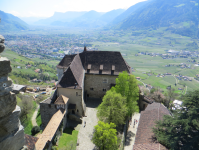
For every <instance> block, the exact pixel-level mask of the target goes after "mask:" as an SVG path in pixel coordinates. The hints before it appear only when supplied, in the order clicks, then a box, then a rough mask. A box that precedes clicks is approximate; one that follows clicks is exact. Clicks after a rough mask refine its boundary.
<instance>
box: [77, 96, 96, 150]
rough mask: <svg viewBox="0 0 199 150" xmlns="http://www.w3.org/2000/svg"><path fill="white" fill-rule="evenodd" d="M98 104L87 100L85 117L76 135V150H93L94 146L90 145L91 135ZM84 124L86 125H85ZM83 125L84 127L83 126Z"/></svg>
mask: <svg viewBox="0 0 199 150" xmlns="http://www.w3.org/2000/svg"><path fill="white" fill-rule="evenodd" d="M99 103H100V100H95V99H94V100H88V101H87V103H86V106H87V107H86V116H87V117H84V118H83V121H82V125H81V127H80V129H79V133H78V142H79V146H77V147H76V150H94V149H95V145H94V144H93V143H92V141H91V139H92V135H93V130H94V126H96V125H97V123H98V119H97V115H96V114H97V110H96V107H97V106H98V104H99ZM84 122H86V125H85V123H84ZM84 125H85V126H84Z"/></svg>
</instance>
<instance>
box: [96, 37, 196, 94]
mask: <svg viewBox="0 0 199 150" xmlns="http://www.w3.org/2000/svg"><path fill="white" fill-rule="evenodd" d="M185 39H186V38H185ZM92 44H94V45H99V47H98V49H99V50H103V51H120V52H121V53H122V55H123V57H124V59H125V60H126V61H127V62H128V64H129V65H130V66H131V67H132V68H133V70H134V72H133V74H134V75H135V77H140V78H141V81H142V82H144V83H145V84H150V85H152V86H154V87H159V88H161V89H162V90H163V91H166V88H167V86H170V85H171V87H172V88H174V89H175V90H176V93H179V94H180V93H183V90H178V88H182V89H184V85H185V86H187V91H192V90H196V89H199V83H198V82H196V81H195V80H193V81H180V82H178V84H177V85H176V86H175V82H176V81H175V78H174V77H173V76H165V77H163V78H160V77H156V75H158V74H165V73H171V74H172V75H179V74H182V75H183V76H188V77H195V75H196V74H198V73H199V67H195V66H194V64H193V63H190V62H187V60H188V59H191V58H175V59H162V57H160V56H156V57H152V56H149V55H138V56H135V54H137V53H138V52H140V51H147V52H155V53H165V50H166V48H156V47H149V46H143V45H137V44H119V43H114V42H113V43H111V42H109V43H103V42H94V43H92ZM196 62H199V58H196ZM180 63H187V64H190V65H191V69H188V68H183V69H182V68H180V67H177V66H176V65H179V64H180ZM168 64H172V65H174V66H171V67H165V66H166V65H168ZM149 72H150V73H152V74H153V75H152V76H148V75H147V74H146V73H149ZM139 84H140V85H142V83H141V82H139Z"/></svg>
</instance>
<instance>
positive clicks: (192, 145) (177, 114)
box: [153, 90, 199, 150]
mask: <svg viewBox="0 0 199 150" xmlns="http://www.w3.org/2000/svg"><path fill="white" fill-rule="evenodd" d="M153 131H154V133H155V137H156V138H157V140H158V141H159V142H160V143H161V144H163V145H165V146H166V147H167V148H169V149H171V150H198V149H199V142H198V141H199V90H197V91H194V92H189V93H187V94H186V95H185V96H184V98H183V104H182V108H181V109H176V110H175V111H174V112H173V115H172V116H168V115H166V116H164V119H163V120H162V121H158V122H157V124H156V126H155V128H154V129H153Z"/></svg>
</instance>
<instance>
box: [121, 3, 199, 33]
mask: <svg viewBox="0 0 199 150" xmlns="http://www.w3.org/2000/svg"><path fill="white" fill-rule="evenodd" d="M198 2H199V1H198V0H197V1H188V0H175V1H174V0H155V1H150V2H149V3H148V4H147V5H146V6H144V7H142V8H140V9H138V10H137V11H135V12H134V13H133V14H131V15H130V16H129V17H128V18H127V19H125V20H124V21H122V22H120V26H119V27H118V29H136V30H143V29H158V28H160V27H167V29H166V30H167V31H168V30H169V31H172V32H173V33H177V34H181V35H184V36H190V37H199V33H198V23H199V5H198Z"/></svg>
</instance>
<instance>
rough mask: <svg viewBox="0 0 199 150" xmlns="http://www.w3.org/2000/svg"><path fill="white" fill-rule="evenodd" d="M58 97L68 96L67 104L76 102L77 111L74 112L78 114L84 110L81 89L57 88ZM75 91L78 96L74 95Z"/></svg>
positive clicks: (81, 114)
mask: <svg viewBox="0 0 199 150" xmlns="http://www.w3.org/2000/svg"><path fill="white" fill-rule="evenodd" d="M57 92H58V93H57V94H58V97H59V96H60V95H64V96H66V97H68V98H69V101H68V103H69V104H76V108H77V109H78V112H75V113H76V114H77V115H79V116H81V117H82V116H83V115H84V110H83V107H82V89H72V88H59V87H58V88H57ZM76 92H78V96H76Z"/></svg>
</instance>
